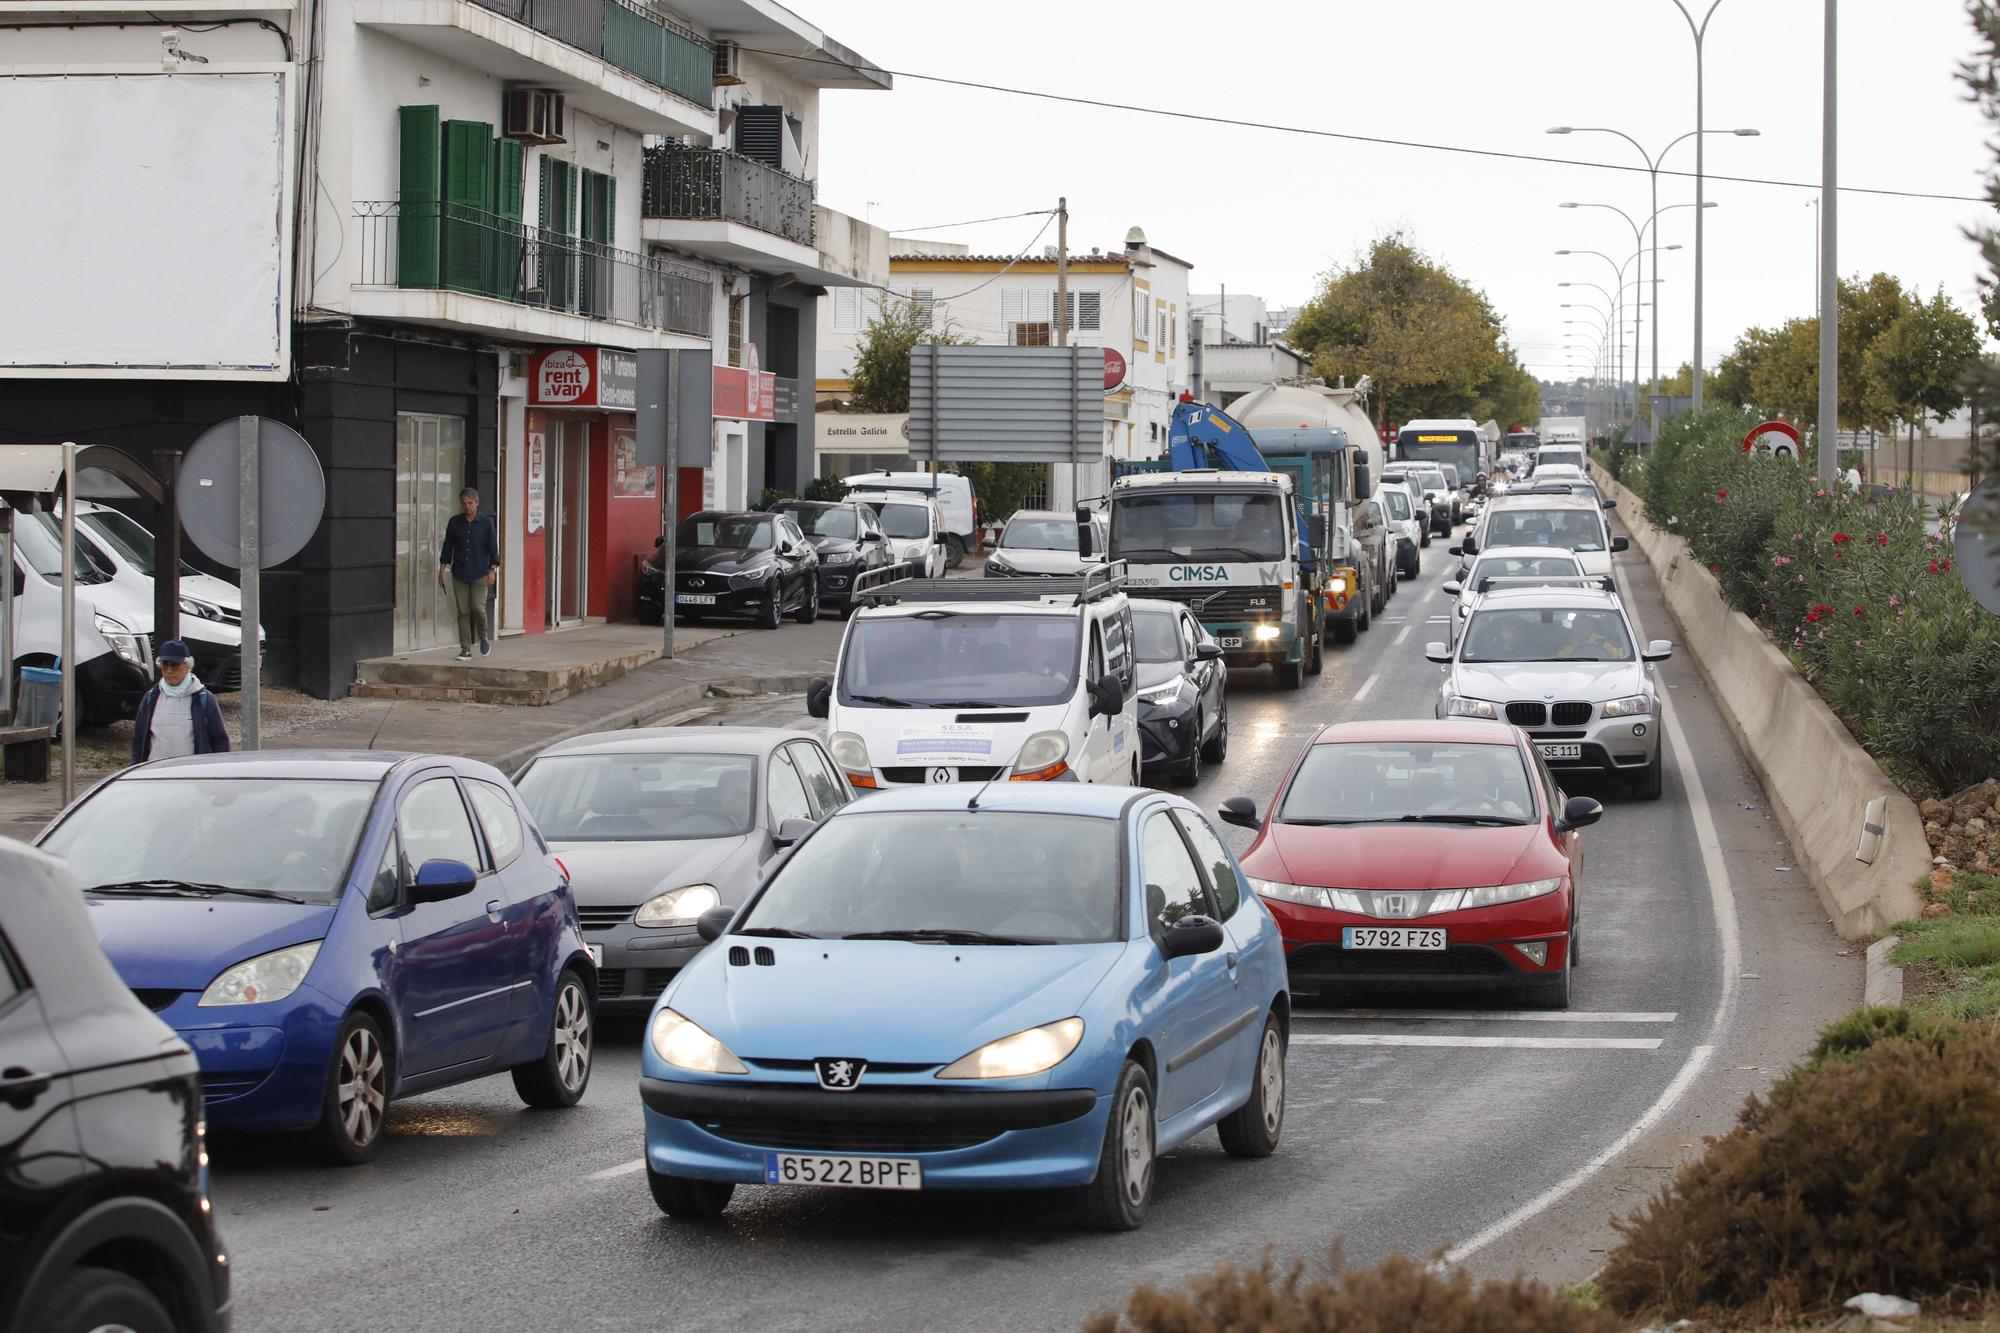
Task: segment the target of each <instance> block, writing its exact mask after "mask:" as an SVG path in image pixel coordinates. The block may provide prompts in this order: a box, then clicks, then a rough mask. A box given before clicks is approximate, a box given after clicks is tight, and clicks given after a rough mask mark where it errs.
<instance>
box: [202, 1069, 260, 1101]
mask: <svg viewBox="0 0 2000 1333" xmlns="http://www.w3.org/2000/svg"><path fill="white" fill-rule="evenodd" d="M263 1081H264V1075H262V1074H203V1075H202V1076H201V1099H202V1101H204V1102H205V1103H207V1104H208V1105H210V1106H213V1105H214V1104H215V1103H217V1102H224V1101H228V1100H229V1099H230V1098H231V1097H241V1096H242V1095H243V1094H244V1093H246V1092H249V1091H251V1090H253V1089H254V1088H256V1086H257V1085H258V1084H259V1083H262V1082H263Z"/></svg>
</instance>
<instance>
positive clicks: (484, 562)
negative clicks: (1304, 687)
mask: <svg viewBox="0 0 2000 1333" xmlns="http://www.w3.org/2000/svg"><path fill="white" fill-rule="evenodd" d="M458 505H459V509H460V510H461V511H462V512H460V513H456V514H453V515H452V516H451V521H450V522H448V523H446V524H445V525H444V545H443V546H442V547H440V548H439V550H438V587H440V588H442V587H444V586H445V575H446V574H450V575H451V597H452V602H453V604H454V605H455V606H456V607H457V610H458V660H459V661H461V662H466V661H470V660H471V659H472V641H473V640H474V639H477V640H478V641H479V652H480V655H481V656H484V655H485V654H487V653H489V652H491V651H492V650H493V640H492V637H491V635H490V627H489V626H488V625H487V623H486V590H487V589H488V588H490V587H491V586H493V580H494V577H495V575H494V571H496V570H498V569H499V568H500V534H499V533H498V532H497V531H496V530H495V529H494V527H493V520H492V519H490V518H482V517H481V516H480V513H479V492H478V491H477V490H475V489H473V488H472V487H470V486H467V487H466V488H465V489H464V490H462V491H460V492H459V493H458Z"/></svg>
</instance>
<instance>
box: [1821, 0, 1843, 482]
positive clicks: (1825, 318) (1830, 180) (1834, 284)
mask: <svg viewBox="0 0 2000 1333" xmlns="http://www.w3.org/2000/svg"><path fill="white" fill-rule="evenodd" d="M1836 8H1838V4H1837V0H1826V52H1825V57H1824V58H1825V66H1824V69H1823V72H1822V73H1821V74H1820V80H1821V90H1822V96H1823V98H1824V105H1823V106H1822V108H1821V116H1822V119H1821V122H1820V145H1819V160H1820V166H1819V231H1820V244H1819V306H1820V316H1819V482H1820V485H1822V486H1824V487H1826V488H1827V489H1828V490H1831V489H1833V483H1834V478H1835V476H1836V475H1837V471H1838V469H1837V468H1836V466H1835V465H1836V464H1837V463H1838V462H1839V455H1840V288H1839V277H1838V272H1839V261H1838V259H1837V257H1836V256H1837V253H1838V252H1837V247H1836V246H1835V244H1834V238H1835V235H1836V216H1835V214H1836V210H1837V209H1838V208H1839V206H1840V204H1839V198H1838V190H1839V184H1838V181H1839V175H1840V151H1839V150H1840V141H1839V139H1838V137H1837V136H1836V134H1835V129H1836V119H1837V117H1836V115H1835V97H1834V94H1835V91H1836V88H1837V86H1838V84H1839V74H1840V68H1839V63H1838V61H1837V60H1836V58H1835V47H1834V11H1835V9H1836Z"/></svg>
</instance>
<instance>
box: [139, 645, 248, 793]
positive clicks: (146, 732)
mask: <svg viewBox="0 0 2000 1333" xmlns="http://www.w3.org/2000/svg"><path fill="white" fill-rule="evenodd" d="M159 662H160V679H159V680H158V681H157V682H156V683H155V684H154V686H153V688H152V689H150V690H147V691H146V693H145V696H144V697H143V698H141V699H140V700H139V712H138V715H137V716H135V717H134V718H133V719H132V762H133V763H135V764H143V763H145V762H146V761H147V760H148V759H173V758H175V757H177V756H179V755H184V754H227V753H228V752H229V732H228V731H227V730H226V729H224V727H223V725H222V708H221V706H220V705H219V704H217V703H216V702H215V696H214V695H212V694H210V693H209V692H208V687H207V686H205V685H203V684H202V683H201V677H199V676H197V675H195V674H194V668H193V666H191V665H190V664H189V662H188V646H187V645H186V644H185V643H183V642H181V641H180V640H179V639H168V640H167V641H166V642H165V643H163V644H161V645H160V656H159Z"/></svg>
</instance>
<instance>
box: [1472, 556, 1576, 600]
mask: <svg viewBox="0 0 2000 1333" xmlns="http://www.w3.org/2000/svg"><path fill="white" fill-rule="evenodd" d="M1581 577H1583V567H1582V566H1581V565H1579V564H1577V562H1576V557H1575V556H1573V555H1569V554H1562V555H1489V556H1482V557H1481V558H1480V561H1479V563H1478V564H1477V565H1475V566H1473V569H1472V581H1471V582H1472V587H1473V588H1474V589H1475V590H1477V591H1479V592H1488V591H1491V589H1490V588H1488V586H1487V584H1486V580H1488V579H1574V578H1581Z"/></svg>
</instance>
